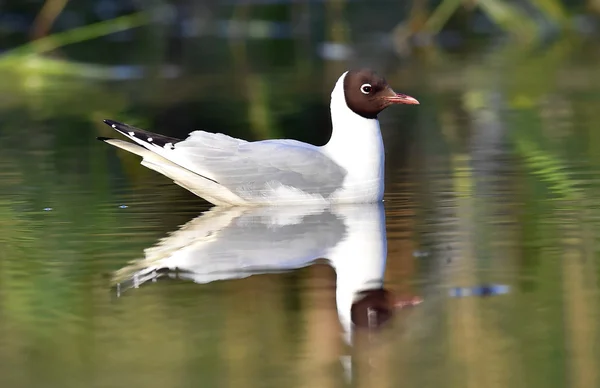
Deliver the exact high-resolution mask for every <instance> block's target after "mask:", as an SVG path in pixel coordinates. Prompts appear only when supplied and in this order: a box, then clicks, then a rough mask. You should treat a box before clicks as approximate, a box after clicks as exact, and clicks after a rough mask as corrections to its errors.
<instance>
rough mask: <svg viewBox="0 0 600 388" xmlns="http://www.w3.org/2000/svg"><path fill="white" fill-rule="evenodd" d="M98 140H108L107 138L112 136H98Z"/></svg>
mask: <svg viewBox="0 0 600 388" xmlns="http://www.w3.org/2000/svg"><path fill="white" fill-rule="evenodd" d="M96 140H100V141H107V140H112V138H111V137H104V136H98V137H97V138H96Z"/></svg>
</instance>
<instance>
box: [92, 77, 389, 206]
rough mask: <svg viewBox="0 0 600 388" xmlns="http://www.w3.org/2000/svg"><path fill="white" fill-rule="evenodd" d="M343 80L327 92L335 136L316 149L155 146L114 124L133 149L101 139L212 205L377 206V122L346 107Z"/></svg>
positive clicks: (193, 139)
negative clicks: (373, 204)
mask: <svg viewBox="0 0 600 388" xmlns="http://www.w3.org/2000/svg"><path fill="white" fill-rule="evenodd" d="M346 75H347V72H346V73H344V74H342V76H341V77H340V78H339V79H338V81H337V83H336V85H335V87H334V89H333V91H332V93H331V119H332V125H333V131H332V135H331V139H330V140H329V142H328V143H327V144H326V145H324V146H322V147H317V146H314V145H311V144H307V143H302V142H299V141H295V140H265V141H258V142H246V141H244V140H241V139H235V138H232V137H229V136H226V135H223V134H214V133H209V132H204V131H194V132H192V133H191V134H190V136H189V137H188V138H187V139H185V140H183V141H179V142H177V143H176V144H175V145H173V144H171V143H166V144H160V145H159V144H156V143H157V142H156V136H160V135H156V134H150V133H148V132H145V131H143V130H138V129H137V128H134V127H129V126H127V125H126V124H120V123H116V122H115V124H112V126H113V128H115V129H117V130H118V131H119V132H121V133H122V134H123V135H125V136H127V137H128V138H130V139H131V140H133V141H135V142H136V143H137V144H139V145H136V144H132V143H129V142H125V141H122V140H117V139H104V140H105V141H106V142H107V143H109V144H112V145H114V146H117V147H119V148H122V149H125V150H127V151H130V152H132V153H135V154H137V155H140V156H142V157H143V161H142V165H144V166H146V167H148V168H150V169H153V170H155V171H157V172H159V173H161V174H163V175H165V176H167V177H169V178H171V179H173V181H174V182H175V183H177V184H178V185H180V186H182V187H184V188H186V189H187V190H189V191H191V192H193V193H194V194H196V195H198V196H200V197H203V198H205V199H206V200H208V201H209V202H212V203H213V204H215V205H221V206H234V205H235V206H240V205H241V206H250V205H270V206H273V205H276V206H277V205H296V204H302V205H306V204H327V203H330V204H335V203H373V202H379V201H381V200H382V198H383V191H384V179H383V178H384V147H383V141H382V137H381V132H380V129H379V121H378V120H377V118H372V119H369V118H364V117H362V116H360V115H358V114H356V113H355V112H353V111H352V109H350V108H349V107H348V104H347V102H346V98H345V94H344V93H345V92H344V77H346ZM109 123H110V122H109ZM127 128H131V130H128V129H127Z"/></svg>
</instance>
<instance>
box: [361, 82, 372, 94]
mask: <svg viewBox="0 0 600 388" xmlns="http://www.w3.org/2000/svg"><path fill="white" fill-rule="evenodd" d="M371 90H373V87H371V84H362V86H361V87H360V91H361V92H363V94H369V93H371Z"/></svg>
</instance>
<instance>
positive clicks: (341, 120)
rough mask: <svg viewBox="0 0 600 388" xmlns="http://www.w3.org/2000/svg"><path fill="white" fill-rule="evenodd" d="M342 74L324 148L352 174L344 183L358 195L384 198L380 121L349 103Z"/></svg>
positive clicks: (335, 91) (332, 100)
mask: <svg viewBox="0 0 600 388" xmlns="http://www.w3.org/2000/svg"><path fill="white" fill-rule="evenodd" d="M347 73H348V72H346V73H344V74H342V76H341V77H340V78H339V79H338V81H337V83H336V84H335V88H334V89H333V91H332V92H331V122H332V124H333V131H332V133H331V139H330V140H329V142H328V143H327V144H326V145H324V146H323V147H322V150H323V152H324V153H326V154H327V155H328V156H329V157H330V158H331V159H333V160H334V161H335V162H336V163H338V164H339V165H340V166H342V167H344V168H345V169H346V170H347V172H348V175H347V176H346V180H345V181H344V186H345V187H347V188H348V189H350V190H352V191H353V192H354V193H355V194H356V196H365V199H369V200H372V199H375V200H377V201H379V200H381V197H382V196H383V176H384V149H383V140H382V138H381V131H380V130H379V121H378V120H377V119H366V118H364V117H362V116H359V115H358V114H356V113H354V112H353V111H352V110H351V109H350V108H349V107H348V105H347V104H346V98H345V96H344V78H345V77H346V74H347ZM367 197H368V198H367Z"/></svg>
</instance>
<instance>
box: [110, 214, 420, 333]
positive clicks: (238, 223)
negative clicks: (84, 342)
mask: <svg viewBox="0 0 600 388" xmlns="http://www.w3.org/2000/svg"><path fill="white" fill-rule="evenodd" d="M386 255H387V241H386V236H385V216H384V209H383V204H381V203H376V204H356V205H343V206H342V205H339V206H335V207H329V208H322V207H294V208H250V209H248V208H228V209H219V208H213V209H212V210H210V211H208V212H206V213H204V214H203V215H201V216H199V217H197V218H196V219H194V220H192V221H190V222H188V223H187V224H185V225H183V226H182V227H181V228H180V229H179V230H178V231H176V232H175V233H173V234H171V235H170V236H169V237H168V238H166V239H163V240H161V241H160V243H158V244H157V245H155V246H153V247H151V248H148V249H146V250H145V258H144V259H141V260H139V261H137V262H134V264H132V265H130V266H128V267H125V268H123V269H121V270H120V271H118V272H117V273H116V274H115V282H116V283H117V284H118V285H119V291H120V292H123V291H124V290H125V289H127V288H129V287H137V286H139V285H141V284H143V283H145V282H147V281H148V280H155V279H157V278H160V277H164V276H168V277H178V278H182V279H188V280H192V281H194V282H196V283H200V284H205V283H209V282H214V281H219V280H221V281H222V280H227V279H240V278H245V277H248V276H251V275H253V274H261V273H266V272H273V271H276V272H281V271H289V270H294V269H298V268H302V267H306V266H309V265H311V264H313V263H314V262H315V260H317V259H320V258H324V259H326V260H327V261H328V263H329V265H330V266H331V267H332V268H333V269H334V270H335V273H336V290H335V293H336V295H335V298H336V307H337V313H338V318H339V321H340V323H341V326H342V329H343V334H344V335H343V337H344V339H345V341H346V342H347V343H348V344H349V345H351V344H352V336H353V330H355V329H361V328H366V329H377V328H380V327H381V326H382V325H384V324H385V323H387V322H389V321H390V319H391V318H392V317H393V315H394V311H395V310H396V309H398V308H401V307H406V306H411V305H415V304H417V303H418V302H420V300H419V299H417V298H408V299H406V300H398V299H396V298H395V297H394V296H393V295H392V294H391V293H390V292H389V291H387V290H385V289H384V288H383V277H384V273H385V264H386Z"/></svg>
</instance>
